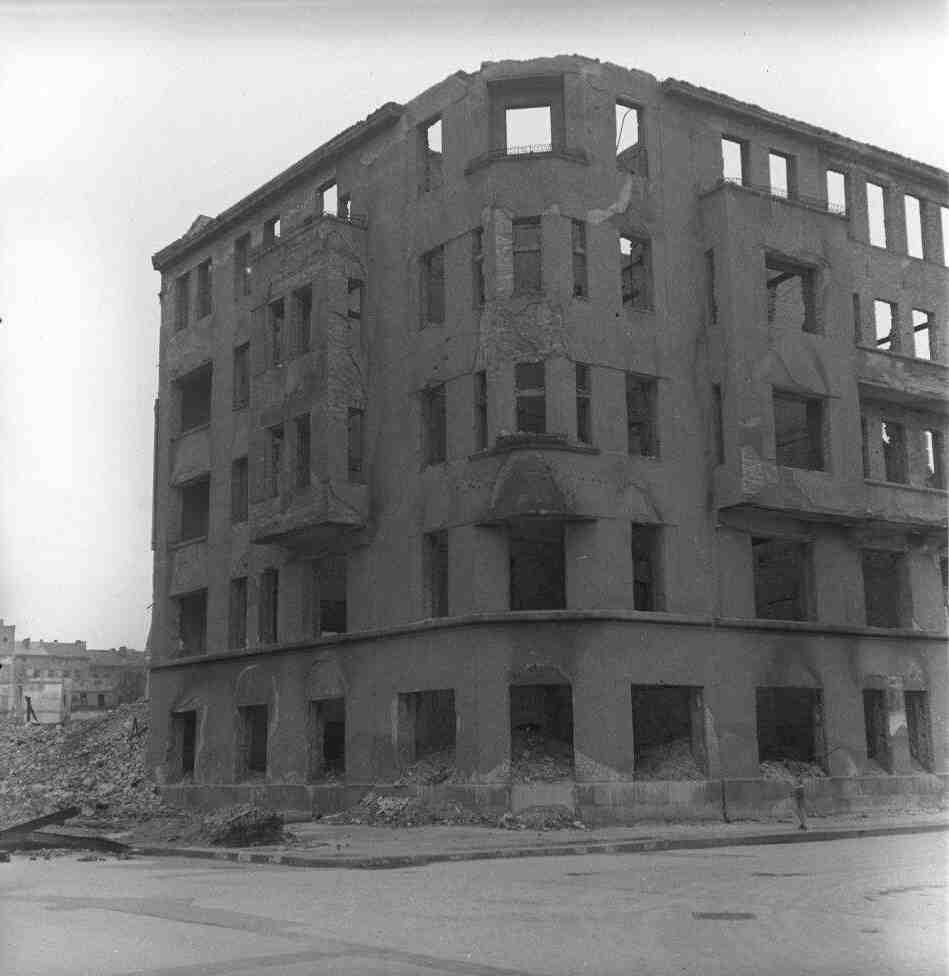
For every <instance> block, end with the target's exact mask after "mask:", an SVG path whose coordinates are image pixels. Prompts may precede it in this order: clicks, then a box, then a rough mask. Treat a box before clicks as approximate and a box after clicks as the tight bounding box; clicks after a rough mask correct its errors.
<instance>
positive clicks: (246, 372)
mask: <svg viewBox="0 0 949 976" xmlns="http://www.w3.org/2000/svg"><path fill="white" fill-rule="evenodd" d="M249 403H250V343H249V342H245V343H244V344H243V345H241V346H237V348H236V349H235V350H234V389H233V392H232V405H233V407H234V409H235V410H243V409H244V407H246V406H247V405H248V404H249Z"/></svg>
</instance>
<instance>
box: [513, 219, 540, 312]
mask: <svg viewBox="0 0 949 976" xmlns="http://www.w3.org/2000/svg"><path fill="white" fill-rule="evenodd" d="M512 230H513V232H514V257H513V261H514V294H515V295H529V294H536V293H537V292H539V291H540V290H541V287H542V279H541V238H540V217H524V218H521V219H519V220H515V221H514V222H513V225H512Z"/></svg>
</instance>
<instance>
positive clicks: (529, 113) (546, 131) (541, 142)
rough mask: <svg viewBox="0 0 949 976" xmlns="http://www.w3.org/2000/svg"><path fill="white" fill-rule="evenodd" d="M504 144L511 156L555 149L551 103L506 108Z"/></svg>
mask: <svg viewBox="0 0 949 976" xmlns="http://www.w3.org/2000/svg"><path fill="white" fill-rule="evenodd" d="M504 146H505V148H506V149H507V153H508V155H509V156H515V155H519V154H521V153H539V152H550V151H551V150H552V149H553V137H552V135H551V122H550V105H535V106H533V107H530V108H508V109H505V112H504Z"/></svg>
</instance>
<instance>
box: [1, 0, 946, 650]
mask: <svg viewBox="0 0 949 976" xmlns="http://www.w3.org/2000/svg"><path fill="white" fill-rule="evenodd" d="M351 7H352V8H356V9H350V8H351ZM946 42H947V32H946V6H945V4H944V3H941V2H932V0H903V2H901V3H899V4H896V3H882V2H839V0H822V2H816V0H804V2H792V0H781V2H779V3H772V2H769V0H756V2H749V0H736V2H718V3H715V2H709V3H705V4H699V3H697V2H696V3H685V2H681V0H661V2H654V0H650V2H647V3H637V2H635V0H622V2H612V0H583V2H576V0H572V2H570V3H563V2H562V0H558V2H543V3H541V2H529V3H517V2H500V0H488V2H486V3H477V2H470V3H457V2H454V0H441V2H417V0H415V2H411V3H402V4H399V3H396V2H393V3H388V4H384V5H383V4H381V3H379V2H378V0H373V2H362V3H360V2H358V0H348V2H345V3H343V2H338V0H325V2H274V3H262V2H254V3H223V2H222V3H209V2H205V3H200V4H199V3H188V2H182V3H169V2H161V3H148V2H137V3H124V4H120V3H98V4H80V3H54V4H51V3H42V2H35V0H34V2H31V3H26V4H17V3H9V2H4V0H0V124H2V130H0V131H2V139H0V194H2V196H0V316H2V324H0V617H4V618H6V620H7V621H8V622H9V621H12V622H15V623H16V625H17V636H18V637H26V636H32V637H34V638H39V637H43V638H47V639H53V638H57V639H59V640H73V639H76V638H83V639H85V640H87V641H88V642H89V643H90V646H96V647H103V646H114V645H119V644H127V645H131V646H135V647H143V646H144V643H145V637H146V634H147V629H148V621H149V604H150V601H151V551H150V549H149V534H150V519H151V459H152V401H153V398H154V396H155V391H156V385H157V333H158V301H157V297H156V295H157V291H158V288H159V278H158V275H157V274H156V273H155V272H154V271H152V268H151V263H150V257H151V255H152V253H153V252H154V251H156V250H158V249H159V248H160V247H162V246H163V245H165V244H167V243H169V242H170V241H172V240H173V239H175V238H176V237H178V236H179V235H180V234H182V233H183V232H184V231H185V230H186V229H187V227H188V225H189V224H190V223H191V221H192V220H193V219H194V217H195V216H196V215H197V214H198V213H206V214H211V215H214V214H217V213H219V212H220V211H221V210H223V209H224V208H225V207H227V206H228V205H230V204H231V203H233V202H234V201H235V200H237V199H238V198H240V197H241V196H243V195H244V194H246V193H248V192H249V191H250V190H251V189H253V188H254V187H256V186H258V185H259V184H260V183H262V182H264V181H265V180H267V179H268V178H270V177H271V176H273V175H275V174H276V173H277V172H278V171H280V170H282V169H284V168H285V167H286V166H288V165H289V164H290V163H292V162H294V161H295V160H296V159H298V158H299V157H301V156H303V155H305V154H306V153H308V152H309V151H310V150H312V149H314V148H315V147H316V146H318V145H320V144H321V143H323V142H325V141H326V140H327V139H329V138H331V137H332V136H333V135H335V134H336V133H337V132H339V131H340V130H341V129H343V128H345V127H346V126H348V125H350V124H351V123H352V122H354V121H356V120H358V119H361V118H364V117H365V116H366V115H367V114H368V113H369V112H371V111H372V110H373V109H374V108H376V107H378V106H379V105H380V104H381V103H383V102H385V101H388V100H395V101H400V102H404V101H408V100H409V99H411V98H412V97H413V96H414V95H416V94H418V93H419V92H420V91H422V90H424V89H425V88H428V87H429V86H431V85H432V84H434V83H435V82H437V81H439V80H440V79H442V78H443V77H445V76H446V75H448V74H450V73H451V72H453V71H456V70H457V69H459V68H462V69H465V70H468V71H473V70H476V69H477V68H478V66H479V65H480V63H481V62H482V61H487V60H497V59H501V58H529V57H536V56H541V55H552V54H558V53H578V54H584V55H587V56H589V57H595V58H600V59H601V60H609V61H614V62H616V63H618V64H621V65H624V66H628V67H635V68H641V69H644V70H646V71H649V72H651V73H653V74H655V75H656V76H657V77H659V78H660V79H661V78H665V77H668V76H670V75H671V76H674V77H678V78H683V79H685V80H687V81H691V82H694V83H696V84H701V85H705V86H707V87H709V88H714V89H717V90H719V91H723V92H726V93H728V94H730V95H733V96H735V97H737V98H740V99H744V100H748V101H753V102H756V103H757V104H759V105H763V106H765V107H766V108H770V109H773V110H775V111H777V112H780V113H783V114H785V115H790V116H794V117H797V118H800V119H804V120H807V121H809V122H813V123H815V124H817V125H821V126H825V127H827V128H830V129H833V130H836V131H838V132H842V133H844V134H846V135H848V136H852V137H854V138H857V139H861V140H865V141H869V142H873V143H875V144H876V145H879V146H883V147H885V148H887V149H894V150H896V151H898V152H901V153H903V154H905V155H908V156H912V157H914V158H917V159H920V160H923V161H926V162H930V163H935V164H937V165H940V166H943V167H946V165H947V147H946V130H945V127H944V123H943V121H942V119H943V118H944V116H945V108H944V101H945V95H946V92H947V90H949V85H947V81H949V68H947V61H949V59H947V56H946V55H947V50H946V47H947V43H946Z"/></svg>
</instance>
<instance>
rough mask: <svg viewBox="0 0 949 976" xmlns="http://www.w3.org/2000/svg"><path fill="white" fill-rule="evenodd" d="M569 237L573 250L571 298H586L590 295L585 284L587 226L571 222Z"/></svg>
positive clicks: (575, 221)
mask: <svg viewBox="0 0 949 976" xmlns="http://www.w3.org/2000/svg"><path fill="white" fill-rule="evenodd" d="M570 235H571V246H572V249H573V297H574V298H586V297H587V296H588V295H589V294H590V289H589V285H588V284H587V225H586V224H585V223H584V222H583V221H582V220H571V221H570Z"/></svg>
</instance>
